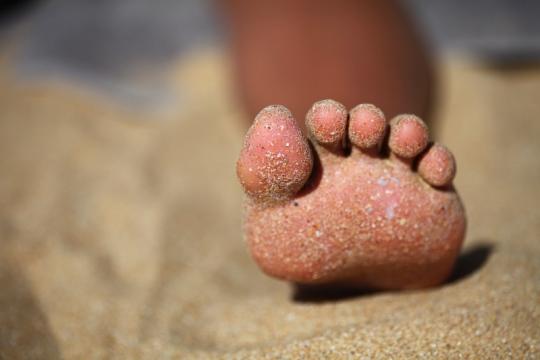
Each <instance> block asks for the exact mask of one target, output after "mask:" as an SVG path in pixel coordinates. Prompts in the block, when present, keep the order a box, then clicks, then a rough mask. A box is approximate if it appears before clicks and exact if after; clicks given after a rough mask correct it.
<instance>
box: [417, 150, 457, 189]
mask: <svg viewBox="0 0 540 360" xmlns="http://www.w3.org/2000/svg"><path fill="white" fill-rule="evenodd" d="M418 172H419V173H420V176H422V178H423V179H424V180H425V181H426V182H428V183H429V184H431V185H433V186H447V185H450V184H451V183H452V180H453V179H454V176H455V175H456V161H455V159H454V155H452V153H451V152H450V150H448V149H447V148H446V147H445V146H443V145H440V144H433V146H431V147H430V148H429V150H428V151H427V152H426V153H425V154H424V155H422V158H421V159H420V162H419V164H418Z"/></svg>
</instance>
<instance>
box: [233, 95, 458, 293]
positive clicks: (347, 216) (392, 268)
mask: <svg viewBox="0 0 540 360" xmlns="http://www.w3.org/2000/svg"><path fill="white" fill-rule="evenodd" d="M306 127H307V129H308V131H309V134H310V140H311V142H312V144H313V146H310V143H309V141H308V140H307V139H306V138H305V137H304V136H303V135H302V132H301V130H300V128H299V127H298V125H297V123H296V121H295V120H294V118H293V117H292V115H291V113H290V112H289V111H288V110H287V109H286V108H285V107H283V106H276V105H274V106H269V107H266V108H264V109H263V110H262V111H261V112H260V113H259V114H258V115H257V117H256V118H255V121H254V123H253V125H252V126H251V129H250V130H249V132H248V134H247V135H246V139H245V142H244V147H243V149H242V151H241V154H240V158H239V160H238V163H237V174H238V177H239V179H240V182H241V183H242V186H243V188H244V191H245V192H246V194H247V195H248V196H247V201H246V212H245V219H244V227H245V234H246V239H247V243H248V246H249V248H250V251H251V254H252V256H253V258H254V259H255V261H256V262H257V263H258V264H259V266H260V267H261V269H262V270H263V271H264V272H266V273H267V274H269V275H271V276H274V277H277V278H281V279H285V280H289V281H292V282H295V283H300V284H336V285H345V286H355V287H369V288H376V289H408V288H422V287H427V286H433V285H437V284H440V283H441V282H443V281H444V280H445V279H446V278H447V277H448V276H449V275H450V273H451V271H452V267H453V265H454V262H455V260H456V257H457V255H458V253H459V250H460V248H461V244H462V242H463V238H464V235H465V228H466V220H465V212H464V208H463V206H462V204H461V201H460V199H459V196H458V195H457V193H456V192H455V190H454V188H453V186H452V180H453V178H454V176H455V173H456V166H455V161H454V157H453V155H452V153H451V152H450V151H449V150H448V149H447V148H446V147H444V146H443V145H440V144H437V143H430V142H429V135H428V129H427V127H426V125H425V124H424V122H423V121H422V120H421V119H420V118H418V117H416V116H414V115H400V116H397V117H396V118H394V119H392V120H391V121H390V122H389V124H387V122H386V119H385V118H384V114H383V113H382V111H381V110H379V109H378V108H377V107H375V106H373V105H370V104H362V105H358V106H356V107H355V108H354V109H352V110H351V111H350V112H347V110H346V109H345V108H344V106H343V105H341V104H339V103H338V102H336V101H333V100H323V101H319V102H317V103H315V104H314V105H313V106H312V108H311V109H310V110H309V112H308V114H307V119H306ZM388 131H389V136H388V137H386V134H387V132H388ZM386 139H387V141H386ZM387 150H389V151H387ZM387 152H389V153H390V155H389V156H385V155H384V154H385V153H387ZM319 162H320V164H319ZM315 164H317V165H315Z"/></svg>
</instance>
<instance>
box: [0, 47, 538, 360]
mask: <svg viewBox="0 0 540 360" xmlns="http://www.w3.org/2000/svg"><path fill="white" fill-rule="evenodd" d="M2 64H3V65H2V67H1V68H2V69H3V70H2V71H1V72H0V84H1V86H0V169H1V173H2V175H1V176H0V203H1V206H0V234H1V236H2V238H1V251H0V289H1V291H0V324H1V326H0V358H6V359H17V358H59V357H62V358H66V359H78V358H80V359H92V358H95V359H101V358H111V359H127V358H181V359H189V358H234V359H244V358H245V359H252V358H267V359H272V358H279V359H310V358H313V359H319V358H330V359H331V358H337V359H339V358H343V359H348V358H362V357H365V358H389V357H391V358H411V357H419V358H430V359H432V358H460V357H462V358H471V359H479V358H519V359H523V358H529V359H534V358H538V357H540V261H539V260H538V259H539V258H540V238H539V236H540V211H539V210H538V199H539V198H540V166H539V163H538V156H539V155H540V142H539V141H538V139H539V138H540V121H539V120H538V119H539V117H540V102H539V101H538V94H539V93H540V68H533V69H521V70H515V69H514V70H510V69H506V70H504V71H502V70H497V69H493V68H484V67H480V66H476V65H471V64H463V63H459V62H453V63H450V64H448V65H445V66H444V67H443V74H442V80H443V83H444V87H443V93H442V98H441V107H440V113H439V119H440V122H439V123H438V124H439V133H440V135H441V136H440V137H439V138H440V140H441V141H442V142H443V143H445V144H447V145H448V147H449V148H450V149H452V150H453V151H454V153H455V155H456V159H457V162H458V175H457V179H456V183H457V187H458V189H459V190H460V193H461V195H462V197H463V200H464V203H465V206H466V208H467V211H468V216H469V217H468V219H469V228H468V235H467V239H466V245H465V250H464V256H462V258H461V259H460V261H459V264H458V270H457V273H456V274H455V275H454V279H453V281H452V282H450V283H448V284H446V285H444V286H442V287H439V288H435V289H429V290H422V291H410V292H399V293H372V294H364V295H359V296H352V297H341V298H339V297H337V298H334V299H332V298H329V297H327V298H326V299H324V298H323V300H326V301H321V302H314V301H311V302H310V301H309V300H314V298H313V297H310V296H308V295H309V294H308V295H306V294H305V293H304V295H303V297H302V300H304V301H303V302H301V301H294V300H293V298H292V292H291V289H290V287H289V286H288V285H287V284H285V283H280V282H277V281H275V280H272V279H270V278H268V277H266V276H265V275H263V274H262V273H261V272H260V271H259V270H258V269H257V268H256V266H255V265H254V263H253V262H252V261H251V259H250V258H249V256H248V255H247V251H246V249H245V245H244V243H243V241H242V235H241V224H240V215H241V214H240V213H241V200H242V196H241V191H240V185H239V184H238V182H237V180H236V177H235V171H234V164H235V161H236V157H237V155H238V153H239V150H240V146H241V143H242V135H243V134H242V132H243V131H244V130H245V129H242V128H241V125H240V124H241V123H242V122H241V119H240V118H241V114H240V112H239V111H238V110H237V108H236V107H235V106H234V102H232V101H231V99H230V98H228V97H227V96H225V95H224V94H229V93H230V88H229V85H228V82H227V77H226V74H227V72H226V70H225V69H226V66H225V65H224V61H223V58H222V57H221V56H220V55H216V54H212V53H209V54H203V55H201V56H198V57H194V58H193V59H191V60H186V63H183V64H181V65H180V66H179V67H178V69H177V70H175V71H173V73H172V75H171V78H173V79H174V81H175V82H177V83H178V84H180V83H182V84H184V90H186V89H188V90H189V91H187V95H186V94H185V95H186V96H187V98H188V99H189V101H187V102H186V103H185V104H184V107H183V108H182V109H178V110H175V109H173V111H171V113H170V114H169V115H159V116H158V115H152V114H145V113H144V112H140V111H139V112H138V113H137V114H135V113H134V112H129V111H126V110H125V109H122V108H121V107H119V106H113V105H109V104H107V103H106V102H105V100H104V99H101V98H100V97H99V96H93V95H89V94H87V93H85V92H78V91H76V90H74V88H73V87H66V86H58V84H57V85H55V86H52V85H47V84H33V83H26V84H23V83H21V82H20V81H18V80H17V79H16V78H15V77H14V76H13V75H11V74H10V72H9V68H10V65H9V62H6V61H3V63H2ZM6 69H7V70H6ZM360 101H361V99H359V102H360Z"/></svg>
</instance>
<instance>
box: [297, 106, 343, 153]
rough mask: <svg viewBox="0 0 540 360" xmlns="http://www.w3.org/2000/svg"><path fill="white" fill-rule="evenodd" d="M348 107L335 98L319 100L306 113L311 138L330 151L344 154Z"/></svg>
mask: <svg viewBox="0 0 540 360" xmlns="http://www.w3.org/2000/svg"><path fill="white" fill-rule="evenodd" d="M347 117H348V114H347V109H346V108H345V106H343V105H342V104H340V103H339V102H337V101H334V100H330V99H327V100H321V101H317V102H316V103H315V104H313V106H312V107H311V109H310V110H309V111H308V113H307V115H306V127H307V129H308V131H309V134H310V136H311V138H312V139H313V140H314V141H315V142H316V143H317V144H319V145H320V146H322V147H323V148H325V149H327V150H328V151H330V152H333V153H336V154H342V153H343V150H344V148H345V134H346V131H347Z"/></svg>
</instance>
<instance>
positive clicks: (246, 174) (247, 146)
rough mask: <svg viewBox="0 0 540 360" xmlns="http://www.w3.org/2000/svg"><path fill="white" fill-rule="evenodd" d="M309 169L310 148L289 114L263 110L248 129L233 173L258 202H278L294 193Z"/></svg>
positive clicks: (279, 109)
mask: <svg viewBox="0 0 540 360" xmlns="http://www.w3.org/2000/svg"><path fill="white" fill-rule="evenodd" d="M312 167H313V158H312V154H311V149H310V148H309V144H308V142H307V140H306V139H305V137H304V136H303V135H302V132H301V130H300V128H299V127H298V125H297V123H296V121H295V120H294V118H293V116H292V114H291V112H290V111H289V110H288V109H287V108H285V107H284V106H280V105H272V106H268V107H266V108H264V109H263V110H261V112H259V114H258V115H257V116H256V118H255V121H254V122H253V125H252V126H251V128H250V129H249V131H248V133H247V135H246V138H245V141H244V146H243V148H242V151H241V153H240V158H239V159H238V162H237V165H236V172H237V174H238V178H239V179H240V183H241V184H242V186H243V188H244V191H245V192H246V194H248V195H249V196H251V197H252V198H254V199H255V200H260V201H270V202H271V201H281V200H284V199H287V198H289V197H291V196H292V195H294V194H295V193H296V192H298V191H299V190H300V189H301V188H302V187H303V185H304V184H305V182H306V181H307V180H308V178H309V176H310V174H311V169H312Z"/></svg>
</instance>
